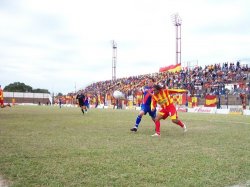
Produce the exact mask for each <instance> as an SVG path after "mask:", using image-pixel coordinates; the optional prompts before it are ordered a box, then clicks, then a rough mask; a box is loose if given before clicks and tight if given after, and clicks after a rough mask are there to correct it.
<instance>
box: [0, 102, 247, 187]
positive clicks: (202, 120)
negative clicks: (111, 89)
mask: <svg viewBox="0 0 250 187" xmlns="http://www.w3.org/2000/svg"><path fill="white" fill-rule="evenodd" d="M138 112H139V111H135V110H112V109H91V110H89V112H88V113H87V114H85V115H82V113H81V111H80V109H79V108H66V107H65V108H61V109H60V108H58V107H50V106H15V107H11V108H4V109H1V110H0V176H1V177H2V178H4V179H5V180H7V181H8V182H9V185H10V186H25V187H27V186H108V187H110V186H124V187H127V186H141V187H145V186H171V187H173V186H180V187H183V186H192V187H193V186H197V187H201V186H211V187H214V186H216V187H217V186H233V185H241V184H242V185H249V184H248V183H250V182H249V181H250V117H249V116H239V115H222V114H220V115H219V114H217V115H215V114H194V113H179V117H180V119H181V120H182V121H183V122H184V123H186V125H187V127H188V131H187V132H186V133H185V134H184V133H183V131H182V129H181V128H180V127H179V126H177V125H175V124H173V123H171V121H170V119H167V120H165V121H161V137H160V138H159V137H151V136H150V135H151V134H153V133H154V124H153V122H152V121H151V119H150V117H149V116H148V115H146V116H144V117H143V119H142V122H141V124H140V127H139V130H138V132H137V133H131V132H130V130H129V129H130V128H131V127H133V125H134V122H135V118H136V116H137V115H138Z"/></svg>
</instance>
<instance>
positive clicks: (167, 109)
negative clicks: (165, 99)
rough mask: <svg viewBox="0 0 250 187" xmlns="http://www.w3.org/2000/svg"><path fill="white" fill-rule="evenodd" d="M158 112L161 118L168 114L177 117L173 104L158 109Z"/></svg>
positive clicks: (173, 117) (172, 117)
mask: <svg viewBox="0 0 250 187" xmlns="http://www.w3.org/2000/svg"><path fill="white" fill-rule="evenodd" d="M159 114H160V115H161V116H163V119H166V118H167V117H168V116H170V117H171V119H172V120H173V119H177V118H178V115H177V111H176V108H175V106H174V105H173V104H171V105H169V106H167V107H165V108H162V109H161V110H160V111H159Z"/></svg>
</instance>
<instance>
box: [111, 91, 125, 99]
mask: <svg viewBox="0 0 250 187" xmlns="http://www.w3.org/2000/svg"><path fill="white" fill-rule="evenodd" d="M113 96H114V98H116V99H123V98H124V94H123V93H122V92H120V91H119V90H116V91H114V93H113Z"/></svg>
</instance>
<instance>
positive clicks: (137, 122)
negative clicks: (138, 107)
mask: <svg viewBox="0 0 250 187" xmlns="http://www.w3.org/2000/svg"><path fill="white" fill-rule="evenodd" d="M141 118H142V117H141V116H137V118H136V121H135V126H136V128H138V127H139V124H140V122H141Z"/></svg>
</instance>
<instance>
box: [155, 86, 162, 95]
mask: <svg viewBox="0 0 250 187" xmlns="http://www.w3.org/2000/svg"><path fill="white" fill-rule="evenodd" d="M161 89H162V87H161V86H160V85H159V84H155V85H154V86H153V92H154V93H156V94H158V93H159V92H160V91H161Z"/></svg>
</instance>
